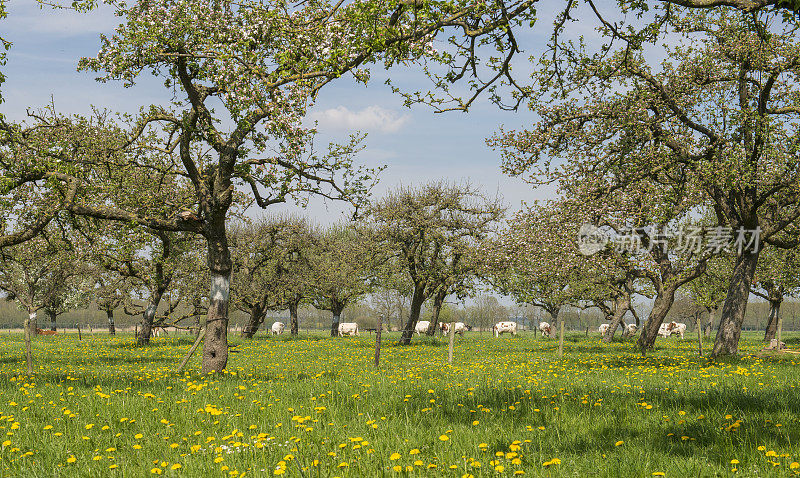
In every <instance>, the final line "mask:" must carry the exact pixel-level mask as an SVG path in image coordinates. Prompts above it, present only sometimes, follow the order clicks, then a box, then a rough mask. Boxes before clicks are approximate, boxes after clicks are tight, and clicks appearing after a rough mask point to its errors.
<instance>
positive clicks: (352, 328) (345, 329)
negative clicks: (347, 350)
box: [339, 322, 358, 337]
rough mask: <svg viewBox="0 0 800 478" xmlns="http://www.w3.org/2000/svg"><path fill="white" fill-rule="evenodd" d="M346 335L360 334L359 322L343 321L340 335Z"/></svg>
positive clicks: (340, 326)
mask: <svg viewBox="0 0 800 478" xmlns="http://www.w3.org/2000/svg"><path fill="white" fill-rule="evenodd" d="M345 335H350V336H352V335H358V324H357V323H355V322H342V323H341V324H339V337H344V336H345Z"/></svg>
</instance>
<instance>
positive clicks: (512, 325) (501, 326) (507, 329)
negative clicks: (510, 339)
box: [492, 322, 517, 337]
mask: <svg viewBox="0 0 800 478" xmlns="http://www.w3.org/2000/svg"><path fill="white" fill-rule="evenodd" d="M505 333H509V334H511V335H517V323H516V322H498V323H496V324H494V326H492V334H493V335H494V336H495V337H500V335H502V334H505Z"/></svg>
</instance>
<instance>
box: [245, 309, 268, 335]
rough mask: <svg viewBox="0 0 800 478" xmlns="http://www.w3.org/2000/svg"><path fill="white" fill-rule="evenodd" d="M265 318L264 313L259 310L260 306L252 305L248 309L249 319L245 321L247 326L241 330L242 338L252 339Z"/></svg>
mask: <svg viewBox="0 0 800 478" xmlns="http://www.w3.org/2000/svg"><path fill="white" fill-rule="evenodd" d="M265 316H266V311H264V310H263V309H262V308H261V304H253V306H252V307H250V317H249V318H248V319H247V324H245V326H244V328H243V329H242V337H244V338H246V339H252V338H253V336H254V335H255V334H256V332H258V329H259V327H261V324H262V322H264V317H265Z"/></svg>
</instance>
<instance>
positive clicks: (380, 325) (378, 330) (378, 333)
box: [375, 315, 383, 368]
mask: <svg viewBox="0 0 800 478" xmlns="http://www.w3.org/2000/svg"><path fill="white" fill-rule="evenodd" d="M376 326H377V328H376V329H375V368H378V365H380V363H381V329H383V321H382V320H381V316H380V315H379V316H378V320H377V324H376Z"/></svg>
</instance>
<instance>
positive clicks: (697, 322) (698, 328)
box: [694, 313, 703, 357]
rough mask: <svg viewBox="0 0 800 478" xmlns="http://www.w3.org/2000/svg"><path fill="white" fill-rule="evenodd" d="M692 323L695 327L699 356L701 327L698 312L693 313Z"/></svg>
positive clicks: (700, 350)
mask: <svg viewBox="0 0 800 478" xmlns="http://www.w3.org/2000/svg"><path fill="white" fill-rule="evenodd" d="M694 323H695V328H696V329H697V349H698V352H699V353H700V356H701V357H702V356H703V330H702V329H703V328H702V327H701V325H700V314H699V313H695V315H694Z"/></svg>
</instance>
